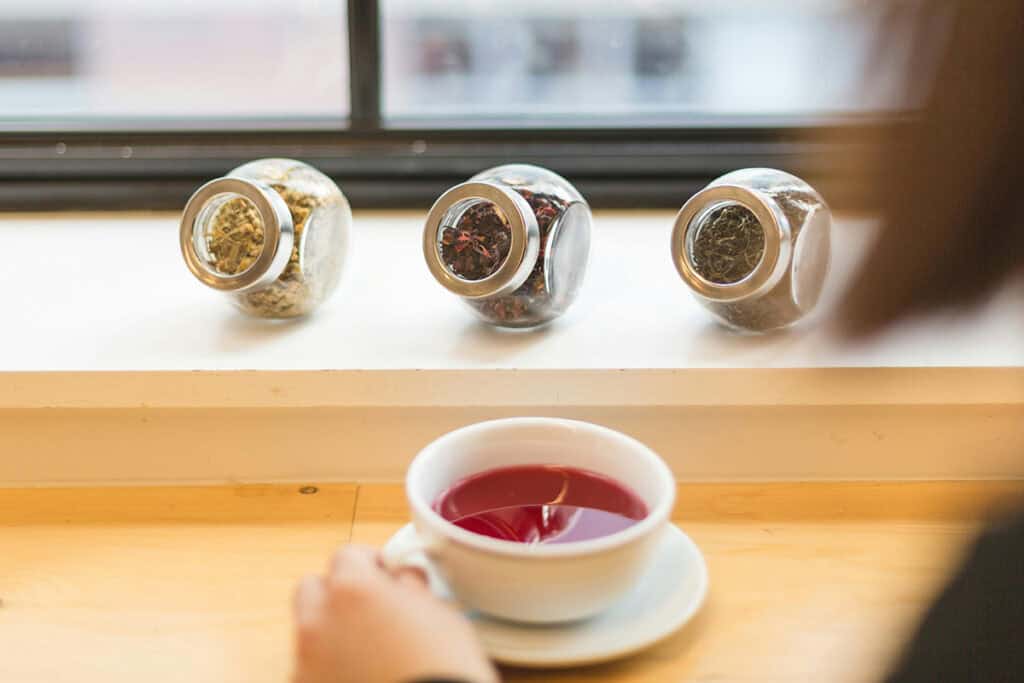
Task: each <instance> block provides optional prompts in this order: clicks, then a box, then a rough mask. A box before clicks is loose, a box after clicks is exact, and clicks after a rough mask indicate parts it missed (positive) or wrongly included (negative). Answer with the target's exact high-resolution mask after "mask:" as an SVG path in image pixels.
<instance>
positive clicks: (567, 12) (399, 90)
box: [381, 0, 913, 122]
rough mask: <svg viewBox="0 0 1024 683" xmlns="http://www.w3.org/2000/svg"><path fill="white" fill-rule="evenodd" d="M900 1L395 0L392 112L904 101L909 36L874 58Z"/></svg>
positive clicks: (787, 109) (625, 110)
mask: <svg viewBox="0 0 1024 683" xmlns="http://www.w3.org/2000/svg"><path fill="white" fill-rule="evenodd" d="M894 4H895V5H904V6H906V5H910V4H913V0H900V2H896V3H892V2H863V1H862V0H663V1H658V0H592V1H584V0H575V1H574V0H561V1H560V2H552V1H551V0H515V2H504V1H501V2H498V1H492V0H435V1H433V2H418V1H416V0H382V2H381V7H382V13H383V22H382V24H383V31H384V32H383V44H384V55H383V58H384V74H385V80H384V84H383V92H384V115H385V116H386V117H388V118H389V119H390V120H391V121H393V122H401V121H402V120H403V119H414V118H424V117H426V118H431V117H452V116H455V117H461V118H463V119H464V118H469V119H472V118H474V117H477V118H481V119H483V118H486V117H502V116H505V117H510V116H513V117H519V118H520V119H521V118H522V117H523V116H524V115H530V116H540V117H548V118H550V117H551V116H556V117H557V116H563V117H565V116H575V115H579V114H582V115H594V116H598V117H601V116H613V117H614V116H619V117H621V116H623V115H655V116H657V115H664V114H670V115H671V114H679V113H690V114H696V115H712V116H717V115H725V114H729V115H733V114H735V115H748V114H755V115H792V114H798V115H806V114H822V113H848V112H863V111H876V110H879V109H885V108H891V107H894V106H898V105H900V104H901V102H899V101H897V99H896V97H897V93H900V92H901V91H902V85H903V83H902V81H901V75H902V73H903V68H902V66H903V64H904V62H905V60H906V59H907V54H906V47H905V45H904V46H903V47H901V46H900V45H895V44H892V43H894V41H889V44H888V45H887V47H886V49H888V50H890V52H889V53H887V55H886V60H885V62H884V63H885V68H884V69H882V70H881V71H880V73H870V72H871V71H872V69H871V68H869V67H870V66H871V64H872V62H871V61H870V60H872V59H877V57H878V51H879V49H880V46H879V42H878V41H879V40H880V36H881V35H882V34H883V33H884V31H883V30H882V28H883V27H885V26H888V25H890V24H889V22H888V20H889V19H890V18H891V16H892V9H893V5H894ZM901 51H902V52H901ZM875 71H878V70H875ZM869 76H870V78H869Z"/></svg>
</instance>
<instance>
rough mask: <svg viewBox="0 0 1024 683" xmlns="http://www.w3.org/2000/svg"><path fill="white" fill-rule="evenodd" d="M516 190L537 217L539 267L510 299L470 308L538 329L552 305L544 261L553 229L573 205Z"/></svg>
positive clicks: (550, 196)
mask: <svg viewBox="0 0 1024 683" xmlns="http://www.w3.org/2000/svg"><path fill="white" fill-rule="evenodd" d="M514 189H515V190H516V192H518V193H519V194H520V195H522V197H523V199H525V200H526V202H527V203H528V204H529V205H530V208H532V209H533V212H534V215H535V216H536V217H537V228H538V229H539V230H540V253H538V254H537V263H536V265H534V267H533V270H532V271H530V275H529V276H528V277H527V278H526V282H524V283H523V284H522V286H520V287H519V289H517V290H516V291H514V292H512V293H511V294H509V295H507V296H500V297H494V298H490V299H482V300H478V301H471V302H470V305H472V306H473V307H475V308H476V309H477V310H478V311H479V312H480V314H481V315H483V316H484V317H486V318H489V319H495V320H497V321H498V322H499V323H504V324H510V325H519V324H522V325H535V324H537V322H539V321H541V320H543V319H545V318H546V317H547V315H548V313H549V311H548V308H549V304H550V301H551V293H550V292H549V291H548V283H547V278H546V277H545V273H544V263H545V258H544V257H545V254H546V253H547V250H548V249H549V248H550V247H551V244H550V239H549V238H550V236H551V228H552V226H553V225H554V223H555V219H556V218H557V217H558V216H559V215H561V213H562V212H564V211H565V210H566V208H567V207H568V206H569V203H568V202H566V201H565V200H563V199H562V198H560V197H557V196H555V195H553V194H544V193H540V192H531V191H530V190H527V189H524V188H514Z"/></svg>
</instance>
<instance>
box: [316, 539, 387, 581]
mask: <svg viewBox="0 0 1024 683" xmlns="http://www.w3.org/2000/svg"><path fill="white" fill-rule="evenodd" d="M383 571H384V570H383V569H382V567H381V562H380V556H379V554H378V553H377V551H376V550H374V549H373V548H368V547H366V546H362V545H346V546H342V547H341V548H339V549H338V551H337V552H336V553H334V556H333V557H332V558H331V562H330V565H329V566H328V568H327V578H328V579H330V580H333V581H359V580H366V579H370V578H373V577H375V576H378V575H380V574H381V573H382V572H383Z"/></svg>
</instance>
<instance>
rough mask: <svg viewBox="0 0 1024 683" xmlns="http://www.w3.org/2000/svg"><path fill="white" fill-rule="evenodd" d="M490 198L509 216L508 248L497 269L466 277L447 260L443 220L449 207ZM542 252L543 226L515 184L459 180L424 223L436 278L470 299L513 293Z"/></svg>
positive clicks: (425, 245) (430, 265)
mask: <svg viewBox="0 0 1024 683" xmlns="http://www.w3.org/2000/svg"><path fill="white" fill-rule="evenodd" d="M474 199H476V200H481V201H486V202H491V203H492V204H494V205H495V206H496V207H498V209H499V210H500V211H501V212H502V213H503V214H504V215H505V217H506V218H507V219H508V224H509V230H510V232H511V241H510V244H509V252H508V255H507V256H506V257H505V260H504V261H503V262H502V263H501V265H500V266H498V269H497V270H496V271H494V272H493V273H491V274H490V275H488V276H487V277H485V278H481V279H479V280H465V279H463V278H460V277H459V276H458V275H456V274H455V273H453V272H452V271H451V269H450V268H449V267H448V266H447V264H445V262H444V260H443V258H442V256H441V250H440V249H439V248H438V239H437V236H438V234H439V230H440V228H441V221H443V220H444V218H445V215H446V214H447V213H448V211H449V209H451V208H452V207H453V206H455V205H456V204H458V203H460V202H465V201H468V200H474ZM539 254H540V228H539V226H538V224H537V216H536V215H535V214H534V212H533V209H532V208H531V207H530V204H529V202H527V201H526V199H524V198H523V196H522V195H520V194H519V193H518V192H516V191H515V190H513V189H512V188H509V187H506V186H504V185H501V184H500V183H495V182H490V181H486V180H482V181H478V180H472V181H467V182H464V183H460V184H459V185H456V186H454V187H452V188H450V189H449V190H447V191H446V192H445V193H444V194H442V195H441V196H440V197H438V198H437V201H435V202H434V205H433V206H432V207H431V208H430V212H429V213H428V214H427V220H426V223H425V224H424V226H423V257H424V259H425V260H426V262H427V267H428V268H429V269H430V273H431V274H432V275H433V276H434V278H435V279H436V280H437V281H438V282H439V283H441V285H442V286H443V287H444V288H445V289H447V290H448V291H450V292H453V293H454V294H458V295H459V296H462V297H465V298H468V299H482V298H486V297H491V296H497V295H502V294H510V293H512V292H514V291H515V290H517V289H519V287H521V286H522V284H523V283H524V282H526V279H527V278H528V277H529V275H530V272H531V271H532V270H533V267H534V265H535V264H536V262H537V257H538V255H539Z"/></svg>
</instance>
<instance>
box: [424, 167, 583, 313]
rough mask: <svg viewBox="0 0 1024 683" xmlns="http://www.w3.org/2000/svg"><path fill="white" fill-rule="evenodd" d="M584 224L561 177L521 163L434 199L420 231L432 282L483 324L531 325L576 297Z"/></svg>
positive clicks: (578, 202) (577, 201) (576, 199)
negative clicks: (439, 285) (480, 319)
mask: <svg viewBox="0 0 1024 683" xmlns="http://www.w3.org/2000/svg"><path fill="white" fill-rule="evenodd" d="M591 221H592V219H591V215H590V207H589V206H588V205H587V203H586V201H585V200H584V199H583V197H582V196H581V195H580V193H579V192H577V191H576V188H574V187H573V186H572V185H571V184H570V183H569V181H567V180H566V179H565V178H562V177H561V176H559V175H557V174H556V173H553V172H551V171H549V170H547V169H544V168H540V167H537V166H530V165H526V164H510V165H506V166H498V167H496V168H492V169H489V170H486V171H483V172H481V173H478V174H477V175H475V176H473V177H472V178H470V179H469V180H468V181H467V182H465V183H462V184H460V185H456V186H455V187H453V188H451V189H450V190H448V191H447V192H445V193H444V194H443V195H441V197H440V198H438V200H437V201H436V202H435V203H434V206H433V207H432V208H431V209H430V213H429V215H428V216H427V222H426V226H425V227H424V229H423V255H424V257H425V258H426V261H427V266H428V267H429V268H430V272H431V274H433V276H434V278H436V279H437V281H438V282H440V283H441V285H443V286H444V287H445V288H447V289H448V290H449V291H451V292H453V293H455V294H457V295H459V296H460V297H461V298H462V299H463V300H464V301H465V302H466V303H467V304H468V305H469V307H470V308H472V309H473V310H474V311H475V312H476V314H477V315H478V316H480V317H481V318H483V319H484V320H485V321H487V322H489V323H492V324H494V325H500V326H503V327H532V326H535V325H541V324H543V323H546V322H549V321H551V320H553V319H555V318H556V317H558V316H559V315H561V314H562V313H564V312H565V310H566V309H567V308H568V307H569V306H570V305H571V304H572V302H573V301H574V300H575V299H576V295H577V293H578V292H579V288H580V285H581V284H582V282H583V276H584V273H585V272H586V268H587V260H588V258H589V256H590V230H591Z"/></svg>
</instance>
